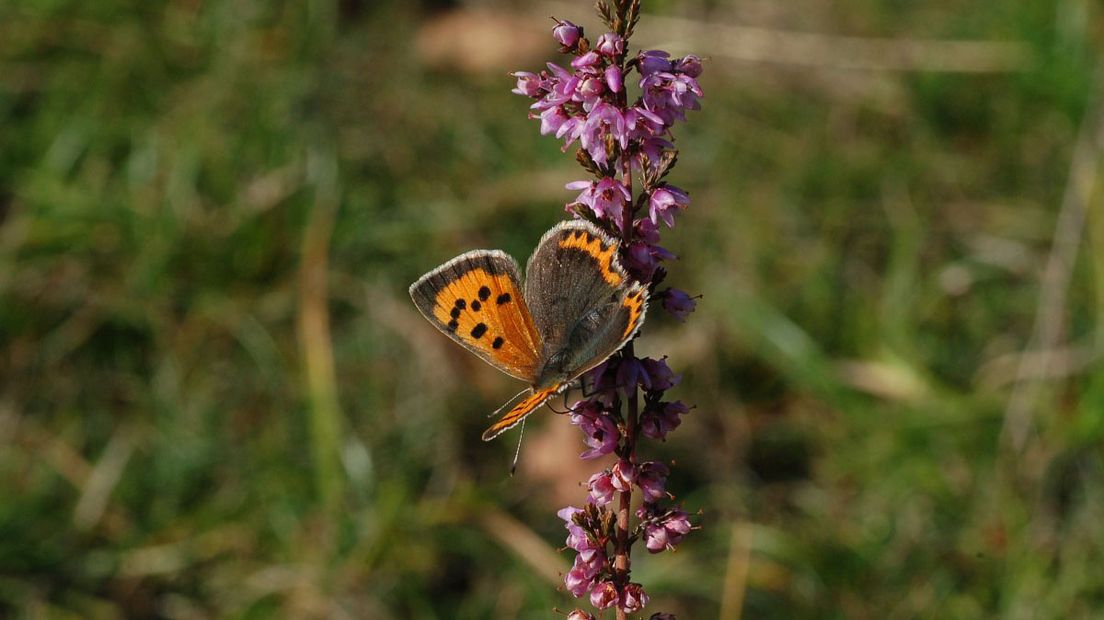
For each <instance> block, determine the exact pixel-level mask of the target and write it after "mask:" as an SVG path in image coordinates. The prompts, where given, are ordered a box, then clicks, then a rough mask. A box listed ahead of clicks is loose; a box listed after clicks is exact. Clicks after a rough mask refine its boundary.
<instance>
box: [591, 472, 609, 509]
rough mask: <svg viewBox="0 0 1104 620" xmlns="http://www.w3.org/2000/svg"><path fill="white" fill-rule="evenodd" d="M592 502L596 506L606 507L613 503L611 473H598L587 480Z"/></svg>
mask: <svg viewBox="0 0 1104 620" xmlns="http://www.w3.org/2000/svg"><path fill="white" fill-rule="evenodd" d="M587 489H588V490H589V491H590V501H591V502H592V503H593V504H594V505H596V506H605V505H607V504H609V503H610V502H612V501H613V492H614V490H615V489H614V488H613V480H612V478H611V477H610V473H609V471H604V472H598V473H596V474H594V475H593V476H591V477H590V480H587Z"/></svg>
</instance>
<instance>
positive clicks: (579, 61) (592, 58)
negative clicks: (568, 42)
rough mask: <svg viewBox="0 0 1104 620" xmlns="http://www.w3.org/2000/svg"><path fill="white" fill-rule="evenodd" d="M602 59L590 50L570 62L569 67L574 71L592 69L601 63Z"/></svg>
mask: <svg viewBox="0 0 1104 620" xmlns="http://www.w3.org/2000/svg"><path fill="white" fill-rule="evenodd" d="M601 60H602V57H601V56H599V55H598V52H596V51H594V50H590V51H589V52H587V53H585V54H583V55H582V56H579V57H578V58H576V59H575V60H572V61H571V66H572V67H575V68H576V69H582V68H584V67H593V66H595V65H597V64H598V63H599V62H601Z"/></svg>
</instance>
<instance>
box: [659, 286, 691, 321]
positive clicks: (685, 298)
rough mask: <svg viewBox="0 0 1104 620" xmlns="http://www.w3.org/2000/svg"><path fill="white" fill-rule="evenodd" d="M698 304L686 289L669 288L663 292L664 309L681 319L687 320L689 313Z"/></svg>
mask: <svg viewBox="0 0 1104 620" xmlns="http://www.w3.org/2000/svg"><path fill="white" fill-rule="evenodd" d="M697 305H698V302H697V301H695V300H694V298H693V297H691V296H690V295H689V294H687V292H686V291H683V290H679V289H677V288H669V289H667V292H666V293H664V294H663V309H664V310H666V311H667V312H670V313H671V314H673V315H674V316H675V318H676V319H678V320H680V321H685V320H686V317H687V315H689V314H690V313H691V312H693V311H694V308H695V307H696V306H697Z"/></svg>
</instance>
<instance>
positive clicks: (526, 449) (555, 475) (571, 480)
mask: <svg viewBox="0 0 1104 620" xmlns="http://www.w3.org/2000/svg"><path fill="white" fill-rule="evenodd" d="M555 406H556V407H557V408H559V406H560V403H556V405H555ZM525 443H526V445H524V446H522V451H523V454H522V457H521V462H520V463H518V468H519V469H520V470H521V474H522V475H523V476H525V477H526V478H528V479H530V480H533V481H535V482H537V483H539V484H541V485H547V487H548V492H547V493H546V494H544V495H543V497H542V499H547V500H548V501H549V502H550V503H551V504H552V505H554V506H567V505H572V506H578V505H579V502H583V501H586V491H585V490H584V489H583V488H581V486H580V485H581V484H583V483H584V482H585V481H586V480H587V479H588V478H590V476H591V474H593V473H594V472H597V471H602V470H603V469H605V468H606V467H609V466H611V465H613V457H612V456H605V457H602V458H600V459H596V460H593V461H584V460H582V459H580V458H579V455H580V454H581V453H582V452H583V451H584V450H586V446H585V445H584V444H583V441H582V434H581V433H580V432H579V429H577V428H575V427H574V426H572V425H570V424H568V421H567V416H555V419H554V420H551V421H549V422H547V423H545V424H544V425H543V426H542V427H541V428H540V429H539V430H537V431H536V432H534V433H533V434H532V438H531V439H526V441H525Z"/></svg>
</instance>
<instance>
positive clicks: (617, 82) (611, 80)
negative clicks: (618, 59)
mask: <svg viewBox="0 0 1104 620" xmlns="http://www.w3.org/2000/svg"><path fill="white" fill-rule="evenodd" d="M605 78H606V86H608V87H609V89H610V92H611V93H619V92H621V90H622V89H623V88H625V80H624V77H623V76H622V74H621V67H618V66H617V65H610V66H608V67H606V71H605Z"/></svg>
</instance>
